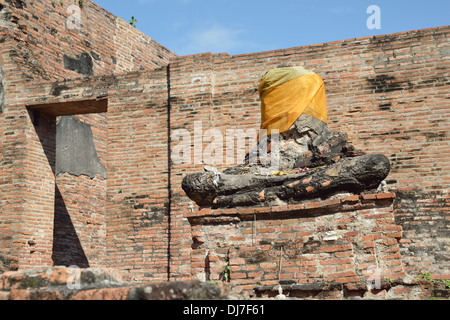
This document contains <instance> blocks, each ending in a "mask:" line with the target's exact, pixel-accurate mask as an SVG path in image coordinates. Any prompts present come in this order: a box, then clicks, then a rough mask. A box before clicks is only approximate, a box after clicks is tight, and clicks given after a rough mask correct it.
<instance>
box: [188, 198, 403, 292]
mask: <svg viewBox="0 0 450 320" xmlns="http://www.w3.org/2000/svg"><path fill="white" fill-rule="evenodd" d="M394 197H395V194H392V193H391V194H370V195H369V194H367V195H364V196H361V197H358V196H347V197H342V198H341V199H333V200H325V201H310V202H307V203H303V204H297V205H289V206H274V207H270V208H269V207H259V208H237V209H211V208H203V209H201V210H199V211H195V212H192V213H186V214H185V216H186V217H187V218H188V219H189V221H190V223H191V226H192V236H193V240H194V244H193V250H192V257H191V265H192V272H193V274H194V275H195V276H196V277H197V278H198V279H201V280H203V281H210V280H211V281H221V280H226V278H228V279H229V281H230V282H231V283H233V284H234V285H236V286H239V287H241V288H243V289H244V290H246V291H248V292H249V293H251V292H253V290H254V289H255V288H261V289H263V290H262V291H270V293H268V294H269V295H275V294H278V292H277V290H274V289H273V288H274V287H275V286H276V285H278V284H282V285H297V284H300V285H301V284H314V286H315V287H314V286H311V288H315V289H314V290H311V291H319V292H320V291H321V290H320V289H319V288H320V285H324V286H325V287H326V286H327V285H328V286H329V289H327V290H324V291H327V294H328V295H330V291H331V293H332V292H333V289H332V286H333V285H336V286H337V287H336V288H340V289H339V290H336V291H335V296H334V298H339V297H340V298H342V296H341V295H342V290H343V291H344V293H345V295H346V296H347V297H348V296H351V295H353V294H356V292H358V291H365V290H366V283H368V282H371V280H374V279H375V278H377V279H378V280H379V281H380V282H379V283H378V288H377V289H378V290H380V291H381V288H382V285H381V280H383V281H385V280H384V279H390V281H395V280H399V279H402V278H403V277H404V275H405V273H404V269H403V264H402V260H401V255H400V249H399V242H398V240H399V239H401V238H402V232H401V231H402V227H401V226H398V225H396V223H395V219H394V214H393V200H394ZM227 265H229V266H230V269H229V271H228V272H227V276H226V277H225V276H224V272H223V271H224V269H223V268H224V267H226V266H227ZM288 287H289V286H285V289H287V288H288ZM344 288H345V289H344ZM292 289H293V288H291V289H289V290H290V291H293V292H291V293H290V295H291V296H301V295H302V294H305V292H304V291H305V290H299V291H296V290H292ZM285 291H287V290H285ZM386 293H387V292H386V291H385V292H383V293H381V292H378V294H386ZM316 294H318V292H316ZM358 294H360V293H358ZM331 295H332V294H331Z"/></svg>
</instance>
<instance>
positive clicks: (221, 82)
mask: <svg viewBox="0 0 450 320" xmlns="http://www.w3.org/2000/svg"><path fill="white" fill-rule="evenodd" d="M448 36H449V27H448V26H446V27H441V28H434V29H427V30H417V31H411V32H406V33H398V34H391V35H386V36H377V37H369V38H360V39H350V40H345V41H336V42H332V43H325V44H317V45H312V46H305V47H300V48H291V49H284V50H277V51H270V52H262V53H254V54H246V55H238V56H228V55H226V54H221V55H211V54H203V55H195V56H190V57H180V58H177V59H173V60H172V61H171V65H170V67H171V70H172V73H173V76H172V77H171V110H172V113H171V128H172V129H174V130H175V129H177V128H186V129H188V130H189V132H191V134H192V137H193V132H194V125H193V124H194V122H195V121H202V123H203V128H204V129H203V130H204V131H206V130H208V129H211V128H216V129H219V130H222V132H223V135H224V136H225V130H226V129H228V128H241V129H251V128H258V127H259V124H260V104H259V97H258V93H257V86H258V84H259V80H260V78H261V76H262V75H263V74H264V73H265V72H266V71H268V70H270V69H272V68H274V67H276V66H278V65H279V64H281V63H289V64H292V65H303V66H305V67H306V68H309V69H311V70H313V71H315V72H317V73H318V74H319V75H321V76H322V78H323V79H324V81H325V88H326V93H327V103H328V113H329V122H330V128H331V129H332V130H336V131H338V130H339V131H343V132H346V133H347V134H348V135H349V139H350V142H351V143H353V144H354V145H355V146H356V147H357V148H359V149H361V150H364V151H366V152H368V153H382V154H385V155H386V156H388V157H389V159H390V160H391V163H392V172H391V174H390V175H389V177H388V179H387V185H388V188H389V190H390V191H392V192H396V193H397V194H398V197H397V199H396V201H395V211H394V214H395V219H396V222H397V224H399V225H400V226H402V227H403V238H402V239H401V242H400V250H401V253H402V255H403V261H404V264H405V271H406V272H409V273H412V274H420V273H424V272H430V273H431V274H433V275H434V276H435V277H437V278H439V277H448V275H449V270H448V261H449V260H448V259H449V258H448V255H447V254H446V253H447V252H448V249H449V248H448V237H449V231H448V217H447V216H448V212H449V189H448V185H449V179H450V170H449V162H448V153H449V151H450V149H449V148H448V146H449V134H448V132H449V130H448V129H449V119H450V117H449V116H450V113H449V112H450V109H449V108H448V101H449V100H448V92H449V78H448V70H449V61H450V60H449V48H448V46H449V44H448V43H449V42H448ZM209 143H210V141H208V140H206V141H204V142H203V147H204V148H205V147H206V146H207V145H208V144H209ZM224 167H227V165H218V168H219V169H223V168H224ZM196 170H197V171H199V170H202V164H196V165H173V166H172V168H171V173H172V174H171V177H172V181H171V185H172V188H173V189H172V206H173V208H172V212H173V218H172V224H173V226H174V227H176V230H173V232H172V239H173V246H175V244H176V245H177V246H178V247H179V246H180V245H182V247H181V249H180V250H181V251H180V254H175V253H174V255H173V256H174V258H173V260H172V261H173V264H175V263H176V265H174V266H173V268H172V270H173V272H174V276H179V277H183V276H185V267H184V265H185V264H184V263H183V262H182V261H185V260H184V257H185V253H186V252H187V251H188V246H189V244H190V243H191V244H192V242H190V241H189V240H188V239H185V238H183V235H185V234H186V233H187V232H189V226H188V224H187V223H186V221H185V220H183V219H182V218H180V216H181V215H182V213H183V212H185V211H186V210H189V206H190V205H191V203H190V201H189V200H188V199H186V197H185V196H184V193H183V191H182V190H181V189H180V183H181V180H182V177H183V175H184V174H187V173H190V172H194V171H196ZM183 239H185V241H183ZM176 270H179V271H180V272H179V273H178V275H176V272H177V271H176Z"/></svg>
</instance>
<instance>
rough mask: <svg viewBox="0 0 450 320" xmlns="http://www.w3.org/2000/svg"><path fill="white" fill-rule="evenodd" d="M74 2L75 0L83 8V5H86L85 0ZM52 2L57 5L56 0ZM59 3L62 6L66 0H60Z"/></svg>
mask: <svg viewBox="0 0 450 320" xmlns="http://www.w3.org/2000/svg"><path fill="white" fill-rule="evenodd" d="M73 2H74V3H75V4H78V6H79V7H80V8H83V6H84V0H73ZM51 3H52V5H53V6H55V5H56V0H51ZM59 4H60V5H61V6H64V0H59Z"/></svg>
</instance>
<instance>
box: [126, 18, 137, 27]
mask: <svg viewBox="0 0 450 320" xmlns="http://www.w3.org/2000/svg"><path fill="white" fill-rule="evenodd" d="M137 22H138V21H137V19H136V18H135V17H134V16H133V17H131V19H130V20H128V23H129V24H130V25H131V26H133V27H135V28H136V26H137Z"/></svg>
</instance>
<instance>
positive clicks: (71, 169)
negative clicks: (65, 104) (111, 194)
mask: <svg viewBox="0 0 450 320" xmlns="http://www.w3.org/2000/svg"><path fill="white" fill-rule="evenodd" d="M65 172H68V173H70V174H72V175H75V176H81V175H87V176H89V177H90V178H91V179H93V178H95V176H96V175H100V176H101V177H102V178H103V179H106V168H105V166H104V165H103V164H102V163H101V162H100V159H99V158H98V155H97V151H96V149H95V144H94V137H93V134H92V130H91V126H90V125H88V124H87V123H84V122H82V121H80V120H78V119H77V118H75V117H73V116H66V117H61V119H60V121H59V122H58V124H57V126H56V175H58V174H60V173H65Z"/></svg>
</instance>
